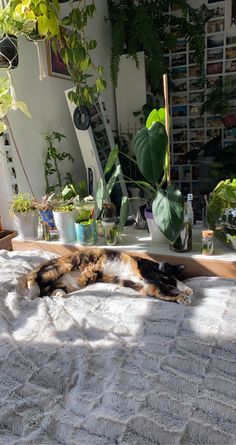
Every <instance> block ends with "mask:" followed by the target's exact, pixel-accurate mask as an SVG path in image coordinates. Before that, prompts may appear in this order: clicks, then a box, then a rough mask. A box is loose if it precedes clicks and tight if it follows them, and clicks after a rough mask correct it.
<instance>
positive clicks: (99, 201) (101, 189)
mask: <svg viewBox="0 0 236 445" xmlns="http://www.w3.org/2000/svg"><path fill="white" fill-rule="evenodd" d="M106 194H107V192H106V187H105V184H104V180H103V178H100V179H99V181H98V185H97V191H96V196H95V215H94V217H95V219H96V218H98V216H99V215H100V213H101V211H102V205H103V199H104V197H105V196H106Z"/></svg>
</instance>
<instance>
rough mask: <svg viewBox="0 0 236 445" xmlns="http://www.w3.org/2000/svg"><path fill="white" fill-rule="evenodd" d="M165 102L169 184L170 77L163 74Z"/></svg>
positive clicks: (168, 181) (168, 175) (168, 178)
mask: <svg viewBox="0 0 236 445" xmlns="http://www.w3.org/2000/svg"><path fill="white" fill-rule="evenodd" d="M163 89H164V104H165V129H166V134H167V137H168V145H167V152H166V168H167V178H166V179H167V184H168V185H169V184H170V119H169V116H170V115H169V96H168V77H167V74H164V75H163Z"/></svg>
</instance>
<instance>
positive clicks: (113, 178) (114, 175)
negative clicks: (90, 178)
mask: <svg viewBox="0 0 236 445" xmlns="http://www.w3.org/2000/svg"><path fill="white" fill-rule="evenodd" d="M120 173H121V166H120V164H118V165H117V166H116V168H115V170H114V172H113V173H112V175H111V177H110V179H109V181H108V183H107V191H108V193H109V195H110V194H111V192H112V189H113V187H114V184H115V182H116V179H117V177H118V176H119V174H120Z"/></svg>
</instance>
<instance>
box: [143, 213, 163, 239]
mask: <svg viewBox="0 0 236 445" xmlns="http://www.w3.org/2000/svg"><path fill="white" fill-rule="evenodd" d="M144 214H145V218H146V220H147V225H148V230H149V233H150V235H151V239H152V241H155V242H157V243H168V239H167V238H166V237H165V236H164V235H163V233H162V232H161V231H160V229H159V227H158V225H157V224H156V222H155V220H154V217H153V213H152V212H148V211H147V210H145V211H144Z"/></svg>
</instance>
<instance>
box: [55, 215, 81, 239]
mask: <svg viewBox="0 0 236 445" xmlns="http://www.w3.org/2000/svg"><path fill="white" fill-rule="evenodd" d="M75 215H76V212H75V210H72V211H71V212H55V211H54V212H53V218H54V221H55V224H56V228H57V230H58V233H59V236H60V240H61V241H63V242H66V241H74V240H75V239H76V233H75Z"/></svg>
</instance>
